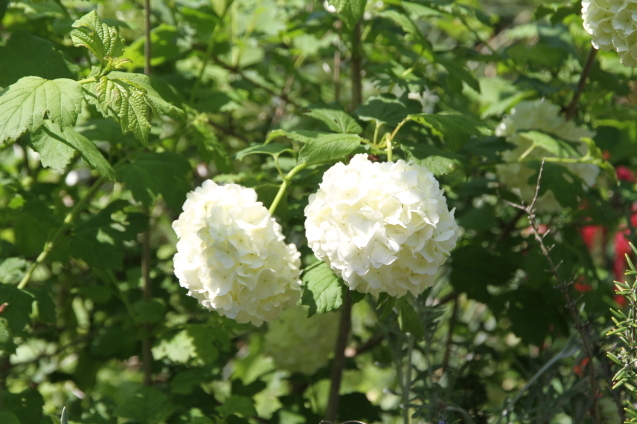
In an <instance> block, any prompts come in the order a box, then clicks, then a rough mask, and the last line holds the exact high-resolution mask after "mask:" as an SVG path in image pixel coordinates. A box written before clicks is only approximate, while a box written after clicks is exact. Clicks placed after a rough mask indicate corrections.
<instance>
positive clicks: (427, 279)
mask: <svg viewBox="0 0 637 424" xmlns="http://www.w3.org/2000/svg"><path fill="white" fill-rule="evenodd" d="M453 214H454V211H453V210H452V211H449V209H448V208H447V200H446V199H445V197H444V195H443V190H441V189H440V187H439V185H438V181H436V179H435V178H434V176H433V174H432V173H431V172H430V171H429V170H428V169H427V168H425V167H423V166H418V165H410V164H407V163H405V161H403V160H398V161H396V162H385V163H379V162H370V161H369V160H368V159H367V155H365V154H359V155H356V156H354V158H352V160H351V162H350V163H349V165H345V164H343V163H337V164H336V165H334V166H332V168H330V169H329V170H328V171H327V172H326V173H325V174H324V175H323V182H322V183H321V184H320V188H319V190H318V191H317V192H316V193H315V194H313V195H311V196H310V200H309V204H308V205H307V207H306V208H305V216H306V217H307V219H306V221H305V229H306V235H307V238H308V242H309V246H310V247H311V248H312V250H313V251H314V254H315V255H316V257H317V258H319V259H321V260H324V261H325V262H326V263H327V264H328V265H329V266H330V267H331V268H332V269H333V270H334V272H336V274H338V275H339V276H341V277H342V278H343V280H345V282H346V283H347V284H348V285H349V287H350V288H351V289H354V290H358V291H360V292H363V293H371V294H373V295H374V296H378V295H379V294H380V293H382V292H386V293H388V294H390V295H391V296H396V297H399V296H403V295H405V294H406V293H407V292H411V293H412V294H413V295H415V296H416V295H418V294H420V293H422V292H423V290H425V288H427V287H429V286H431V285H432V284H433V282H434V276H435V275H436V272H437V271H438V268H439V267H440V266H441V265H442V264H443V263H444V262H445V260H446V258H447V256H448V255H449V252H450V251H451V250H452V249H453V248H454V247H455V246H456V240H457V238H458V225H457V224H456V221H455V219H454V216H453Z"/></svg>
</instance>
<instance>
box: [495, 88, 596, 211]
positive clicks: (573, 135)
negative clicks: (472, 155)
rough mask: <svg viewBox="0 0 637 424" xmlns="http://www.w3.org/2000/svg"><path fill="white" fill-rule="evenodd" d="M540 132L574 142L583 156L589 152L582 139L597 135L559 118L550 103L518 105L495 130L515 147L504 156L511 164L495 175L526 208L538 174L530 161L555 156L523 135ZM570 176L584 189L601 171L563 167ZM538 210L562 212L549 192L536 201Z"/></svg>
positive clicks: (590, 167)
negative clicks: (578, 178)
mask: <svg viewBox="0 0 637 424" xmlns="http://www.w3.org/2000/svg"><path fill="white" fill-rule="evenodd" d="M531 130H537V131H542V132H545V133H547V134H552V135H554V136H557V137H559V138H561V139H563V140H566V141H570V142H575V143H578V144H577V150H578V152H579V153H580V154H582V155H584V154H586V152H587V151H588V148H587V146H586V144H585V143H583V142H581V141H580V138H582V137H593V136H594V133H592V132H590V131H588V130H586V129H585V128H581V127H578V126H577V125H575V123H573V122H572V121H567V120H566V119H564V118H563V117H562V115H560V108H559V106H557V105H554V104H552V103H551V102H549V101H547V100H534V101H523V102H520V103H518V104H517V105H516V106H515V108H514V109H512V110H511V114H510V115H508V116H506V117H505V118H504V119H503V120H502V122H501V123H500V124H499V125H498V127H497V128H496V130H495V134H496V135H497V136H500V137H506V139H507V141H508V142H509V143H512V144H514V145H515V146H516V147H515V148H514V149H512V150H507V151H506V152H504V153H503V154H502V160H503V161H505V162H508V163H506V164H503V165H498V166H497V167H496V171H497V174H498V177H499V179H500V181H502V182H503V183H504V184H506V185H507V186H509V187H510V188H511V189H512V190H513V191H514V192H516V193H517V194H518V195H519V196H520V197H521V198H522V200H524V201H525V202H526V203H527V204H528V203H531V201H532V200H533V196H534V195H535V184H529V178H531V177H532V176H533V175H534V174H535V173H536V170H535V169H534V168H531V167H530V166H528V164H527V162H528V161H538V160H539V161H541V160H542V158H544V157H553V156H555V154H554V153H551V152H549V151H548V150H546V149H544V148H542V147H540V146H535V147H534V148H532V149H531V146H532V145H533V140H531V139H530V138H529V137H527V136H525V135H524V134H521V133H520V131H522V132H523V131H531ZM563 166H564V167H566V168H568V170H569V171H570V172H572V173H573V174H575V175H577V176H579V177H580V178H581V179H582V180H583V183H584V188H586V187H590V186H592V185H593V184H594V183H595V180H596V179H597V175H598V174H599V171H600V169H599V167H598V166H596V165H593V164H588V163H568V164H563ZM537 206H538V208H537V209H538V210H539V211H542V212H558V211H560V210H561V209H563V208H562V206H561V205H560V204H559V202H558V201H557V199H555V196H554V195H553V192H551V191H547V192H545V193H544V195H542V196H540V197H539V198H538V200H537Z"/></svg>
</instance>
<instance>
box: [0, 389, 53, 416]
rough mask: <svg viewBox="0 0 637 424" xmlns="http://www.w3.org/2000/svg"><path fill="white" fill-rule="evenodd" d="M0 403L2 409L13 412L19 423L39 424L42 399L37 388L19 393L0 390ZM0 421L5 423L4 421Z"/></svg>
mask: <svg viewBox="0 0 637 424" xmlns="http://www.w3.org/2000/svg"><path fill="white" fill-rule="evenodd" d="M0 404H2V409H3V411H5V412H9V413H11V414H13V415H14V416H15V417H16V418H18V420H19V422H20V423H21V424H25V423H29V424H31V423H34V424H39V423H40V422H41V420H42V407H43V406H44V399H42V395H41V394H40V393H39V392H38V391H37V390H33V389H27V390H24V391H23V392H20V393H10V392H8V391H4V392H0ZM0 417H1V416H0ZM0 422H1V423H2V424H5V423H4V421H0Z"/></svg>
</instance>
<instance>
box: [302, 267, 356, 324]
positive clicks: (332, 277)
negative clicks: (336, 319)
mask: <svg viewBox="0 0 637 424" xmlns="http://www.w3.org/2000/svg"><path fill="white" fill-rule="evenodd" d="M302 280H303V285H304V289H303V296H302V298H301V303H302V304H303V305H305V306H308V307H309V308H310V309H309V312H308V316H310V317H311V316H312V315H314V314H316V313H319V314H323V313H325V312H329V311H333V310H335V309H338V308H340V307H341V305H342V304H343V296H344V293H345V290H347V288H346V287H345V285H344V284H343V283H342V282H341V279H340V278H338V277H337V276H336V274H334V271H332V270H331V269H330V267H329V266H327V264H326V263H325V262H318V263H316V264H313V265H311V266H309V267H308V268H306V269H305V272H304V273H303V277H302Z"/></svg>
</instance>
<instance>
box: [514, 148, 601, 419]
mask: <svg viewBox="0 0 637 424" xmlns="http://www.w3.org/2000/svg"><path fill="white" fill-rule="evenodd" d="M544 162H545V161H544V160H543V161H542V165H541V166H540V172H539V173H538V176H537V183H536V186H535V195H534V196H533V201H532V202H531V204H530V205H528V206H525V205H524V204H520V205H518V204H515V203H512V202H509V201H506V200H504V202H505V203H507V204H509V205H510V206H512V207H515V208H516V209H519V210H523V211H524V212H525V213H526V215H527V217H528V219H529V223H530V224H531V229H532V230H533V236H534V238H535V241H537V243H538V245H539V246H540V251H541V253H542V256H544V258H545V259H546V261H547V262H548V264H549V267H550V268H549V269H548V271H549V272H550V273H551V274H553V276H554V277H555V280H556V281H557V283H558V288H559V289H560V291H561V292H562V294H563V295H564V298H565V299H566V308H567V309H568V311H569V313H570V314H571V317H572V319H573V323H574V324H575V329H576V330H577V332H578V334H579V336H580V338H581V339H582V343H583V345H584V352H585V353H586V356H587V357H588V366H587V369H588V381H589V385H590V388H591V392H592V394H591V398H592V400H593V415H594V419H595V423H596V424H600V423H601V418H600V412H599V404H598V402H597V393H598V391H599V389H598V387H597V380H596V379H595V368H594V366H595V365H594V358H595V356H594V354H593V349H592V348H591V345H590V343H589V340H588V335H587V334H586V328H585V327H584V324H583V323H582V321H581V320H580V316H579V312H578V310H577V307H576V302H575V301H574V300H573V298H572V297H571V295H570V294H569V292H568V288H569V285H570V284H569V283H567V282H565V281H564V280H563V279H562V277H561V276H560V274H559V272H558V269H559V267H560V265H561V262H560V263H558V264H556V263H555V262H553V258H551V254H550V250H551V248H550V247H547V246H546V244H544V237H546V235H547V234H548V233H546V232H545V233H544V234H540V229H539V225H538V223H537V219H536V217H535V203H536V201H537V198H538V194H539V192H540V183H541V180H542V171H543V170H544Z"/></svg>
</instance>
